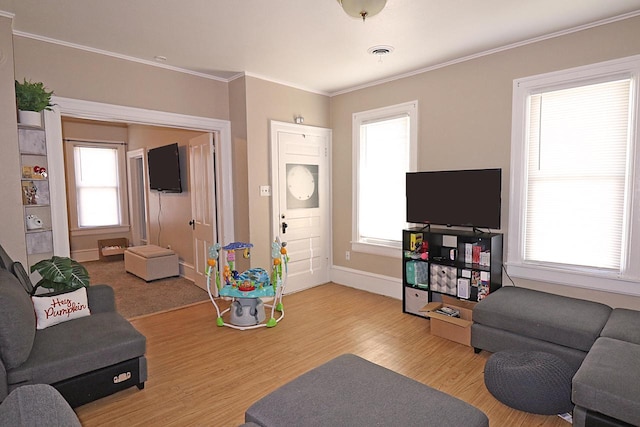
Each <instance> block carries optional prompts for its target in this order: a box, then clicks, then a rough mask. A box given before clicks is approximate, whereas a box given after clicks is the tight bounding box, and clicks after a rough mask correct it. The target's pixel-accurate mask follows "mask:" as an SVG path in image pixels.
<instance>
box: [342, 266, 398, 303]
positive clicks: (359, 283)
mask: <svg viewBox="0 0 640 427" xmlns="http://www.w3.org/2000/svg"><path fill="white" fill-rule="evenodd" d="M329 273H330V274H331V281H332V282H334V283H337V284H339V285H344V286H348V287H350V288H354V289H360V290H362V291H367V292H371V293H374V294H378V295H384V296H387V297H391V298H395V299H398V300H401V299H402V290H403V286H402V279H398V278H395V277H389V276H383V275H381V274H375V273H369V272H366V271H361V270H354V269H352V268H345V267H339V266H336V265H334V266H332V267H331V270H330V272H329Z"/></svg>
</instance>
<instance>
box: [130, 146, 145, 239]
mask: <svg viewBox="0 0 640 427" xmlns="http://www.w3.org/2000/svg"><path fill="white" fill-rule="evenodd" d="M144 151H145V150H144V149H141V148H139V149H137V150H132V151H128V152H127V172H128V178H127V183H128V187H129V188H128V189H129V223H130V226H131V245H132V246H142V245H146V244H148V243H149V242H148V237H147V236H148V235H149V223H148V221H147V212H148V211H149V209H148V205H147V193H146V191H145V188H147V170H146V167H145V162H144Z"/></svg>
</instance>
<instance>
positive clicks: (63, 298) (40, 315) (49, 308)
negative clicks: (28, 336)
mask: <svg viewBox="0 0 640 427" xmlns="http://www.w3.org/2000/svg"><path fill="white" fill-rule="evenodd" d="M31 300H32V301H33V309H34V310H35V312H36V329H44V328H47V327H49V326H53V325H57V324H58V323H62V322H66V321H67V320H71V319H77V318H79V317H84V316H89V315H90V314H91V312H90V311H89V303H88V300H87V288H84V287H83V288H78V289H76V290H75V291H72V292H65V293H62V294H58V295H52V296H37V295H34V296H32V297H31Z"/></svg>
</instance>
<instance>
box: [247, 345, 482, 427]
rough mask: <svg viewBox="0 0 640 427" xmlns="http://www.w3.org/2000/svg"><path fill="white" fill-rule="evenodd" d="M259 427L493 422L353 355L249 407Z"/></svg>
mask: <svg viewBox="0 0 640 427" xmlns="http://www.w3.org/2000/svg"><path fill="white" fill-rule="evenodd" d="M245 421H246V422H253V423H256V424H258V425H260V426H264V427H269V426H278V427H286V426H305V427H314V426H331V427H334V426H350V427H358V426H367V427H370V426H373V425H377V426H418V425H419V426H434V427H435V426H437V427H447V426H450V427H460V426H465V427H480V426H486V427H488V426H489V420H488V418H487V416H486V415H485V414H484V413H483V412H481V411H480V410H479V409H477V408H475V407H473V406H471V405H470V404H468V403H466V402H463V401H461V400H459V399H456V398H455V397H452V396H449V395H448V394H445V393H442V392H440V391H438V390H435V389H432V388H430V387H427V386H426V385H424V384H422V383H419V382H417V381H414V380H412V379H410V378H407V377H405V376H402V375H400V374H398V373H396V372H393V371H391V370H389V369H387V368H384V367H382V366H379V365H376V364H374V363H371V362H369V361H367V360H365V359H362V358H360V357H358V356H355V355H353V354H345V355H342V356H339V357H337V358H335V359H333V360H331V361H329V362H327V363H325V364H324V365H321V366H319V367H317V368H315V369H312V370H311V371H309V372H307V373H306V374H303V375H301V376H299V377H298V378H296V379H295V380H293V381H291V382H289V383H287V384H285V385H283V386H282V387H280V388H279V389H277V390H275V391H274V392H272V393H270V394H268V395H267V396H265V397H264V398H262V399H260V400H259V401H257V402H256V403H254V404H253V405H251V406H250V407H249V409H247V411H246V413H245Z"/></svg>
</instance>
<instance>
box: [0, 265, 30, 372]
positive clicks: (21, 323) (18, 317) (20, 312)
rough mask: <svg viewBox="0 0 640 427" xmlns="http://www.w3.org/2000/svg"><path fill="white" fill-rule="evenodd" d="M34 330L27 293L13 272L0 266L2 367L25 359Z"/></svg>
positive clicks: (0, 349)
mask: <svg viewBox="0 0 640 427" xmlns="http://www.w3.org/2000/svg"><path fill="white" fill-rule="evenodd" d="M35 333H36V318H35V316H34V314H33V305H32V304H31V299H30V298H29V295H28V294H27V293H26V292H25V290H24V289H23V288H22V285H21V284H20V282H18V279H16V278H15V276H14V275H13V274H11V273H10V272H9V271H8V270H4V269H0V356H1V357H2V361H3V363H4V366H5V369H7V370H9V369H12V368H15V367H16V366H20V365H21V364H22V363H23V362H24V361H25V360H27V358H28V357H29V354H30V353H31V349H32V348H33V342H34V338H35Z"/></svg>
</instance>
